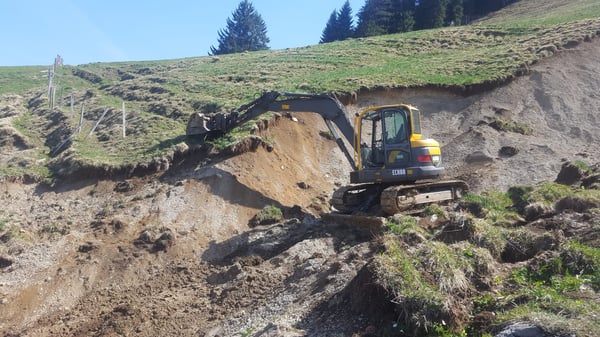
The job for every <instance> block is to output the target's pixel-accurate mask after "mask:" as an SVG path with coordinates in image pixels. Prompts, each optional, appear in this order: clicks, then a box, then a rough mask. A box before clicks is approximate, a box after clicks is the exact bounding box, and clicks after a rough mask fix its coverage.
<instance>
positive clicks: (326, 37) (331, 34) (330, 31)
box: [319, 10, 338, 43]
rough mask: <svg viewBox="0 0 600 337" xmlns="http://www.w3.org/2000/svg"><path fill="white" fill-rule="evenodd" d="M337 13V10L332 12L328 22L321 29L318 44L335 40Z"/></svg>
mask: <svg viewBox="0 0 600 337" xmlns="http://www.w3.org/2000/svg"><path fill="white" fill-rule="evenodd" d="M337 20H338V13H337V10H333V12H331V15H330V16H329V20H328V21H327V24H326V25H325V29H323V33H322V34H321V41H319V43H327V42H333V41H335V39H336V28H337Z"/></svg>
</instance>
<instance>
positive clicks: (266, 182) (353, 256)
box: [0, 40, 600, 336]
mask: <svg viewBox="0 0 600 337" xmlns="http://www.w3.org/2000/svg"><path fill="white" fill-rule="evenodd" d="M597 55H600V42H598V41H597V40H594V41H593V42H586V43H582V44H580V45H579V46H577V47H575V48H572V49H567V50H564V51H561V52H560V53H558V54H557V55H555V56H554V57H551V58H548V59H545V60H544V61H542V62H540V63H539V64H537V65H535V66H533V67H532V68H531V69H530V70H531V72H530V73H529V74H528V75H526V76H523V77H520V78H518V79H516V80H515V81H513V82H511V83H509V84H506V85H504V86H502V87H500V88H496V89H494V90H491V91H487V92H481V93H477V94H474V95H470V96H462V95H459V94H455V93H452V92H450V91H446V90H442V89H410V90H394V89H390V90H385V91H381V90H379V91H372V92H363V93H360V94H359V95H358V97H357V101H356V102H355V103H353V104H352V105H350V106H349V107H348V108H349V111H350V112H351V113H353V112H355V111H357V110H359V109H360V108H363V107H366V106H371V105H382V104H387V103H396V102H399V101H400V102H407V103H411V104H413V105H416V106H418V107H419V108H420V110H421V111H422V114H423V117H424V118H423V126H424V133H425V134H426V135H427V136H430V137H432V138H434V139H436V140H438V141H440V143H441V144H442V146H443V149H442V150H443V155H444V161H445V166H446V168H447V177H449V178H461V179H464V180H466V181H467V182H468V183H469V184H470V186H471V189H472V190H474V191H484V190H489V189H499V190H505V189H506V188H508V187H510V186H515V185H531V184H536V183H538V182H542V181H546V180H554V178H555V177H556V175H557V174H558V172H559V171H560V167H561V165H562V163H563V162H564V160H565V159H568V160H581V161H584V162H592V161H594V160H596V159H597V156H596V154H595V152H596V149H597V147H598V145H600V132H599V131H598V130H600V119H599V117H598V116H599V114H598V112H599V108H598V107H599V106H600V91H599V90H598V88H600V61H599V60H600V59H599V58H598V57H597ZM14 99H18V98H11V100H14ZM15 113H18V111H17V112H15ZM294 117H295V118H294V119H292V118H289V116H283V117H281V118H279V119H278V120H277V121H275V122H274V123H273V125H272V126H271V127H270V128H269V129H268V130H266V131H264V132H263V136H264V137H267V138H268V139H269V140H271V141H272V144H273V148H272V149H266V148H263V147H259V148H258V149H257V150H256V151H253V152H252V151H251V152H246V153H243V154H240V155H237V156H233V157H214V158H211V160H210V161H207V160H206V158H200V157H199V156H188V157H185V158H183V159H181V160H179V159H178V160H177V161H176V162H173V163H171V165H170V167H169V169H168V170H167V171H164V172H161V173H159V174H154V175H149V176H143V177H135V178H132V177H125V176H124V177H117V179H111V180H97V179H85V180H69V179H67V180H66V181H63V182H61V183H59V184H57V185H56V186H51V187H50V186H46V185H43V184H36V183H32V182H28V181H3V182H2V183H0V200H1V204H2V206H1V208H0V209H2V210H3V213H1V214H0V220H2V221H3V222H4V223H5V225H4V226H3V228H2V229H0V312H1V314H0V317H1V319H0V335H4V336H158V335H161V336H302V335H309V336H350V335H352V334H357V335H367V334H368V333H369V332H372V331H376V330H377V329H378V328H379V327H378V324H381V322H382V321H383V320H385V319H386V318H389V316H392V317H393V315H394V313H393V310H392V309H391V308H392V306H391V305H390V302H389V298H388V297H387V294H385V293H383V292H382V291H381V289H379V288H378V287H376V286H374V282H373V280H372V279H371V275H370V273H369V271H368V268H366V267H365V266H367V265H368V264H369V262H370V261H371V258H372V256H373V254H376V253H377V252H378V251H379V250H380V249H381V246H380V244H378V242H377V233H373V232H372V231H364V230H360V229H357V228H355V227H352V226H349V225H347V224H343V223H341V224H340V223H337V224H336V223H329V222H327V221H324V220H323V219H321V217H320V214H321V213H322V212H327V211H328V204H327V200H328V198H329V197H330V196H331V193H332V191H333V190H334V188H335V187H336V186H339V185H341V184H344V183H345V182H346V181H347V179H348V178H347V174H348V172H349V170H350V167H349V165H348V164H347V163H346V162H345V159H344V157H343V155H342V154H341V152H340V151H338V149H337V148H336V145H335V143H334V142H332V141H331V140H328V139H327V138H326V137H324V134H326V133H325V132H320V131H324V130H326V127H325V125H324V123H323V122H322V121H321V120H320V119H319V118H318V117H316V116H312V115H309V114H294ZM498 119H504V120H512V121H514V122H518V123H521V124H524V125H525V126H528V127H530V128H531V130H532V134H520V133H517V132H514V131H503V130H498V128H495V126H496V125H497V123H496V124H495V123H494V122H495V121H497V120H498ZM11 132H12V131H11ZM11 135H14V133H11ZM11 139H14V141H4V142H2V145H3V153H4V154H7V153H9V152H10V153H15V152H18V151H27V146H26V144H22V142H20V141H19V139H20V138H19V137H18V135H15V136H11ZM265 205H276V206H278V207H279V208H281V209H283V210H284V215H285V219H286V220H285V221H282V222H279V223H275V224H267V225H259V226H254V225H251V219H252V217H253V216H254V215H255V214H256V213H257V212H258V211H259V210H260V209H261V208H262V207H264V206H265ZM392 319H393V318H392Z"/></svg>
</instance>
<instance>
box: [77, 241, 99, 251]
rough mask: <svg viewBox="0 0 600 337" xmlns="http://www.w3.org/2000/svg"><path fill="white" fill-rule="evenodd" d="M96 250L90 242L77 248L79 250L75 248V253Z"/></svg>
mask: <svg viewBox="0 0 600 337" xmlns="http://www.w3.org/2000/svg"><path fill="white" fill-rule="evenodd" d="M96 248H98V247H97V246H96V245H95V244H93V243H92V242H86V243H85V244H83V245H81V246H79V248H77V251H78V252H80V253H89V252H91V251H92V250H94V249H96Z"/></svg>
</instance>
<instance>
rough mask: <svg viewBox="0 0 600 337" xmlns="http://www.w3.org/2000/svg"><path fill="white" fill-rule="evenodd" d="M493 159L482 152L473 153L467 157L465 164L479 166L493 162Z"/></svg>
mask: <svg viewBox="0 0 600 337" xmlns="http://www.w3.org/2000/svg"><path fill="white" fill-rule="evenodd" d="M493 161H494V158H492V156H490V155H489V154H487V153H485V152H483V151H475V152H472V153H470V154H469V155H467V157H466V158H465V162H466V163H468V164H481V163H490V162H493Z"/></svg>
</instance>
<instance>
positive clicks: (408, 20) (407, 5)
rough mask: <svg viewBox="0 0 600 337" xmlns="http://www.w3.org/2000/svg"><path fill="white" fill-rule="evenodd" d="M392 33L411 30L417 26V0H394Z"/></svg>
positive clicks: (390, 30)
mask: <svg viewBox="0 0 600 337" xmlns="http://www.w3.org/2000/svg"><path fill="white" fill-rule="evenodd" d="M392 11H393V13H394V15H393V17H392V22H391V26H390V29H389V32H390V33H400V32H409V31H411V30H413V28H414V26H415V0H392Z"/></svg>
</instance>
